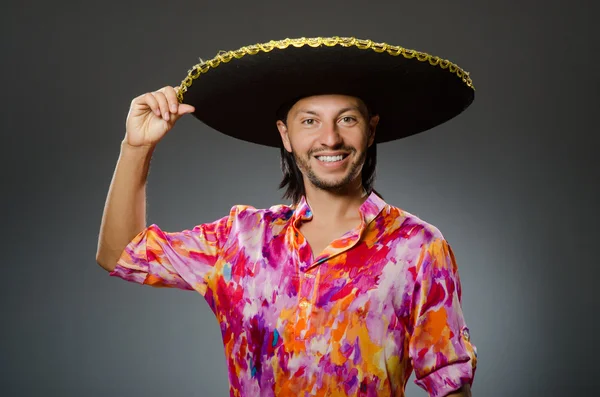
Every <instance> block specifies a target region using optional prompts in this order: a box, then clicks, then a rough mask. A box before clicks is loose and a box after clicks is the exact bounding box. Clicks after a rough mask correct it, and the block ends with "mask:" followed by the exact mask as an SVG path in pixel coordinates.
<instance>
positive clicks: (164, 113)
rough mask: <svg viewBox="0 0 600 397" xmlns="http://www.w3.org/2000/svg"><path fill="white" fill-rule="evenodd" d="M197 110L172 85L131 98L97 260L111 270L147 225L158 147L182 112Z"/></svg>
mask: <svg viewBox="0 0 600 397" xmlns="http://www.w3.org/2000/svg"><path fill="white" fill-rule="evenodd" d="M193 111H194V108H193V107H192V106H190V105H186V104H180V103H179V102H178V101H177V96H176V92H175V88H173V87H170V86H167V87H164V88H161V89H160V90H158V91H155V92H149V93H145V94H143V95H140V96H138V97H137V98H135V99H134V100H133V101H132V102H131V107H130V109H129V114H128V115H127V122H126V129H125V130H126V132H125V138H124V139H123V141H122V142H121V151H120V155H119V159H118V161H117V165H116V168H115V171H114V174H113V178H112V181H111V184H110V187H109V190H108V195H107V198H106V204H105V207H104V212H103V215H102V222H101V225H100V235H99V237H98V249H97V252H96V262H97V263H98V264H99V265H100V266H101V267H102V268H104V269H106V270H107V271H109V272H110V271H113V270H114V268H115V265H116V263H117V261H118V259H119V257H120V255H121V253H122V252H123V250H124V248H125V247H126V246H127V244H128V243H129V242H130V241H131V239H132V238H133V237H135V236H136V235H137V234H138V233H139V232H141V231H142V230H143V229H144V228H145V227H146V180H147V177H148V170H149V166H150V159H151V157H152V153H153V152H154V148H155V147H156V145H157V144H158V142H159V141H160V140H161V139H162V138H163V137H164V136H165V135H166V134H167V132H169V131H170V130H171V129H172V128H173V126H174V125H175V123H176V121H177V120H178V119H179V118H180V117H181V116H183V115H184V114H186V113H191V112H193Z"/></svg>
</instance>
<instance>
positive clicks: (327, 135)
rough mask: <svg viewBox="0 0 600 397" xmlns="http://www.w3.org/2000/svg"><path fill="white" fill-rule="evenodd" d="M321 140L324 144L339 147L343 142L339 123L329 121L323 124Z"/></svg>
mask: <svg viewBox="0 0 600 397" xmlns="http://www.w3.org/2000/svg"><path fill="white" fill-rule="evenodd" d="M319 141H320V143H321V144H322V145H323V146H328V147H337V146H340V145H341V144H342V142H343V139H342V135H341V134H340V131H339V128H338V125H337V123H327V124H325V125H324V126H323V129H322V132H321V135H320V136H319Z"/></svg>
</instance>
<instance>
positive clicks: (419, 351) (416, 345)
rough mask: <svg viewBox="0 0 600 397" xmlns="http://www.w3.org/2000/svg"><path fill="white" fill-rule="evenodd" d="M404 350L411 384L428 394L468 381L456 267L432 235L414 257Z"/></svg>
mask: <svg viewBox="0 0 600 397" xmlns="http://www.w3.org/2000/svg"><path fill="white" fill-rule="evenodd" d="M418 267H419V268H418V269H417V277H416V280H415V289H414V293H413V320H412V324H413V328H412V332H411V339H410V342H409V354H410V356H411V359H412V363H413V368H414V371H415V377H416V379H415V383H416V384H417V385H418V386H420V387H421V388H423V389H424V390H425V391H427V392H428V393H429V395H430V396H431V397H443V396H446V395H448V394H450V393H452V392H454V391H457V390H458V389H460V388H461V387H462V386H463V385H465V384H469V385H472V384H473V380H474V376H475V370H476V366H477V354H476V347H475V345H474V344H473V343H472V342H471V337H470V333H469V329H468V328H467V325H466V323H465V319H464V315H463V312H462V307H461V285H460V278H459V275H458V267H457V265H456V260H455V258H454V254H453V252H452V249H451V248H450V246H449V244H448V243H447V242H446V241H445V240H444V239H443V238H436V239H434V240H433V241H432V242H431V243H430V244H428V245H427V246H426V247H425V248H424V250H423V252H422V255H421V258H420V259H419V264H418Z"/></svg>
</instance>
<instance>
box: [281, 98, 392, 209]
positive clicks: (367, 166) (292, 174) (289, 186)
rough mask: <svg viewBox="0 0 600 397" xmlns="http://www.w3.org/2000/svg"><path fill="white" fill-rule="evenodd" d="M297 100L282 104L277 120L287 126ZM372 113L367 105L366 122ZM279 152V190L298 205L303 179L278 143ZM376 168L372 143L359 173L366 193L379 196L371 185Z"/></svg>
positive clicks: (286, 152)
mask: <svg viewBox="0 0 600 397" xmlns="http://www.w3.org/2000/svg"><path fill="white" fill-rule="evenodd" d="M296 102H297V100H294V101H290V102H288V103H286V104H284V105H283V106H282V107H281V108H280V109H279V111H278V112H277V120H281V121H282V122H283V123H284V124H287V116H288V113H289V111H290V109H291V108H292V106H293V105H294V104H295V103H296ZM372 115H373V113H372V111H371V109H370V108H369V106H368V105H367V120H370V119H371V117H372ZM280 151H281V171H282V172H283V179H282V180H281V183H280V184H279V188H280V189H283V188H286V190H285V193H284V194H283V198H285V199H291V200H292V202H293V203H294V204H296V203H298V202H299V201H300V199H301V198H302V196H304V194H306V191H305V189H304V179H303V178H302V172H301V171H300V169H299V168H298V166H297V165H296V160H295V159H294V155H293V154H292V153H290V152H288V151H287V150H286V149H285V147H284V146H283V143H280ZM376 166H377V144H375V143H373V144H372V145H371V146H370V147H369V148H367V153H366V157H365V163H364V164H363V167H362V171H361V179H362V186H363V188H364V189H365V191H366V192H367V194H371V193H372V192H375V194H377V195H378V196H380V197H381V195H380V194H379V193H378V192H376V191H375V189H374V188H373V185H374V184H375V168H376Z"/></svg>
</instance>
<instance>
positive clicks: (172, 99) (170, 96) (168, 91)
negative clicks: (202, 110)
mask: <svg viewBox="0 0 600 397" xmlns="http://www.w3.org/2000/svg"><path fill="white" fill-rule="evenodd" d="M162 91H163V93H164V94H165V97H166V98H167V102H168V103H169V110H170V111H171V113H173V114H177V108H178V107H179V101H178V100H177V92H176V91H175V89H174V88H173V87H170V86H167V87H164V88H163V90H162Z"/></svg>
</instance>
